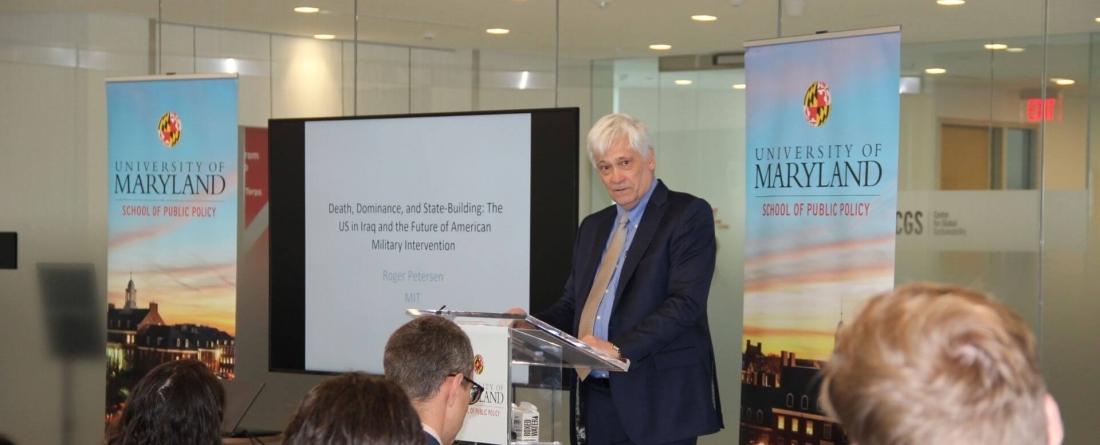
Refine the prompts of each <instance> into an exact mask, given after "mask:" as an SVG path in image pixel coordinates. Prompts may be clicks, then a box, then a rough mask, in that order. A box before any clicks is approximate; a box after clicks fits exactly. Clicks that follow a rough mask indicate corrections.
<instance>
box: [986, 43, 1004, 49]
mask: <svg viewBox="0 0 1100 445" xmlns="http://www.w3.org/2000/svg"><path fill="white" fill-rule="evenodd" d="M982 46H984V47H985V49H988V50H993V51H996V50H1000V49H1005V48H1008V45H1005V44H1003V43H986V44H985V45H982Z"/></svg>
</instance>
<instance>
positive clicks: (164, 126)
mask: <svg viewBox="0 0 1100 445" xmlns="http://www.w3.org/2000/svg"><path fill="white" fill-rule="evenodd" d="M182 132H183V122H180V117H179V115H178V114H176V113H175V112H174V111H169V112H167V113H164V116H161V117H160V123H159V124H157V136H159V137H160V143H162V144H164V146H165V147H168V148H172V147H175V146H176V144H177V143H178V142H179V141H180V133H182Z"/></svg>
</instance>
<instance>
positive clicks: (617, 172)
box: [512, 114, 723, 445]
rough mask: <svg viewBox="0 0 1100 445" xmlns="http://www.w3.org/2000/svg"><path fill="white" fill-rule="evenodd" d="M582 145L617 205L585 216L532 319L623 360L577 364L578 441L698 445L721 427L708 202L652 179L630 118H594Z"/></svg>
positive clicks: (649, 158) (640, 128)
mask: <svg viewBox="0 0 1100 445" xmlns="http://www.w3.org/2000/svg"><path fill="white" fill-rule="evenodd" d="M588 153H589V159H590V160H591V161H592V164H593V165H594V166H595V167H596V170H597V171H598V172H599V174H600V180H601V181H602V182H603V184H604V186H606V187H607V191H608V193H609V194H610V195H611V199H612V200H614V201H615V205H613V206H610V207H608V208H606V209H603V210H601V211H599V212H597V213H594V214H592V215H589V216H588V217H587V218H585V219H584V221H583V222H582V223H581V226H580V229H579V230H578V232H577V239H576V241H575V243H574V247H573V266H572V270H571V273H570V275H569V280H568V281H567V282H566V284H565V291H564V294H563V296H562V298H561V299H560V300H558V302H557V303H556V304H554V306H552V307H551V308H550V309H548V310H547V311H546V312H543V313H540V314H535V317H536V318H539V319H541V320H543V321H546V322H547V323H550V324H551V325H553V326H555V327H557V328H558V329H561V330H563V331H565V332H570V333H572V334H573V335H575V336H576V337H577V338H579V339H581V341H583V342H585V343H587V344H589V345H591V346H593V347H594V348H596V349H598V350H600V351H602V352H604V353H606V354H608V355H611V356H612V357H619V358H621V359H624V360H627V361H628V362H629V366H630V367H629V370H628V371H627V372H611V373H608V372H606V371H590V370H588V369H577V376H578V378H579V379H580V381H579V382H578V385H577V386H575V387H574V389H575V390H574V391H573V396H572V400H571V402H572V403H571V405H572V411H573V416H574V422H573V424H574V426H575V428H574V429H573V434H574V435H575V436H576V437H574V443H587V444H588V445H604V444H628V443H634V444H639V445H651V444H653V445H656V444H694V443H695V442H696V440H697V438H698V436H701V435H705V434H711V433H714V432H717V431H718V430H719V429H720V428H722V427H723V424H722V415H721V406H720V402H719V399H718V380H717V376H716V372H715V365H714V351H713V347H712V344H711V338H710V328H709V327H708V325H707V294H708V292H709V291H710V283H711V278H712V277H713V275H714V262H715V256H716V247H715V239H714V217H713V213H712V212H711V207H710V205H709V204H707V202H706V201H704V200H702V199H700V198H696V197H694V196H691V195H688V194H686V193H679V192H674V191H671V190H669V189H668V187H666V186H665V185H664V183H662V182H661V181H659V180H655V178H654V170H655V169H656V168H657V160H656V158H655V156H654V152H653V145H652V143H651V142H650V135H649V129H648V128H647V127H646V125H645V124H644V123H642V122H641V121H639V120H637V119H634V118H632V117H630V116H627V115H625V114H611V115H608V116H604V117H603V118H601V119H600V120H599V122H596V124H595V125H594V126H593V127H592V130H591V131H590V132H589V133H588ZM512 312H517V310H515V309H513V311H512ZM578 394H579V397H577V395H578Z"/></svg>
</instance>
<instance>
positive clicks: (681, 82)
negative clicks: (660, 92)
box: [676, 79, 691, 85]
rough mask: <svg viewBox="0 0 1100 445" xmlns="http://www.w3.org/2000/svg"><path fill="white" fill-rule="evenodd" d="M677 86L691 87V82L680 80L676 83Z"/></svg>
mask: <svg viewBox="0 0 1100 445" xmlns="http://www.w3.org/2000/svg"><path fill="white" fill-rule="evenodd" d="M676 85H691V81H690V80H687V79H679V80H677V81H676Z"/></svg>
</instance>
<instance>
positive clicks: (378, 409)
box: [283, 373, 425, 445]
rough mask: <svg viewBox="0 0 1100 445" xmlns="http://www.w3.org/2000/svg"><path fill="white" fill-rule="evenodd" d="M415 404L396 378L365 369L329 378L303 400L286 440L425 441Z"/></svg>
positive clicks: (349, 444)
mask: <svg viewBox="0 0 1100 445" xmlns="http://www.w3.org/2000/svg"><path fill="white" fill-rule="evenodd" d="M424 443H425V442H424V435H423V433H422V432H421V429H420V420H419V418H418V417H417V415H416V410H414V409H413V407H412V404H410V403H409V398H408V397H407V396H406V395H405V391H404V390H402V389H401V387H400V386H398V385H397V384H396V383H394V382H392V381H389V380H386V379H384V378H381V377H373V376H369V375H366V374H362V373H349V374H342V375H339V376H336V377H331V378H328V379H325V380H324V381H323V382H321V383H320V384H318V385H317V386H315V387H314V388H313V389H312V390H310V391H309V394H307V395H306V398H305V400H302V403H301V405H299V406H298V409H297V411H295V412H294V414H293V415H292V416H291V418H290V422H289V423H288V424H287V426H286V435H285V438H284V439H283V444H284V445H423V444H424Z"/></svg>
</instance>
